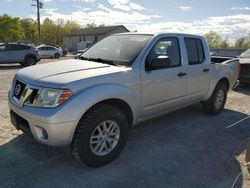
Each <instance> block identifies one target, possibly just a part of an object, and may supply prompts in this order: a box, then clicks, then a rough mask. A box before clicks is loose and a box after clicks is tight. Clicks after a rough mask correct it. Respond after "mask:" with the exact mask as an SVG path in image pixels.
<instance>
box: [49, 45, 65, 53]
mask: <svg viewBox="0 0 250 188" xmlns="http://www.w3.org/2000/svg"><path fill="white" fill-rule="evenodd" d="M50 45H51V46H54V47H56V48H58V49H59V50H61V51H62V53H63V56H65V55H67V53H68V51H67V50H66V49H63V48H61V47H60V46H59V45H56V44H50Z"/></svg>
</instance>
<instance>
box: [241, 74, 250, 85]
mask: <svg viewBox="0 0 250 188" xmlns="http://www.w3.org/2000/svg"><path fill="white" fill-rule="evenodd" d="M239 81H240V83H246V84H250V75H240V76H239Z"/></svg>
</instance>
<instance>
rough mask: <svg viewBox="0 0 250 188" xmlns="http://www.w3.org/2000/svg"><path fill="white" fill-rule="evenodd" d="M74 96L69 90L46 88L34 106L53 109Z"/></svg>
mask: <svg viewBox="0 0 250 188" xmlns="http://www.w3.org/2000/svg"><path fill="white" fill-rule="evenodd" d="M72 95H73V93H72V91H70V90H69V89H51V88H44V89H42V91H41V92H40V93H39V94H38V97H37V99H36V101H35V104H34V106H36V107H47V108H52V107H56V106H58V105H60V104H62V103H64V102H65V101H66V100H67V99H68V98H70V97H71V96H72Z"/></svg>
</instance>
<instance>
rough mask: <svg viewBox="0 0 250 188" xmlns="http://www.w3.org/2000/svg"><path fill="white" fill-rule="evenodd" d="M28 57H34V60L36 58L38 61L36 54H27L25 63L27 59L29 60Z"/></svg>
mask: <svg viewBox="0 0 250 188" xmlns="http://www.w3.org/2000/svg"><path fill="white" fill-rule="evenodd" d="M28 57H32V58H34V59H35V60H36V61H37V58H36V56H35V55H34V54H26V55H25V56H24V61H26V59H27V58H28Z"/></svg>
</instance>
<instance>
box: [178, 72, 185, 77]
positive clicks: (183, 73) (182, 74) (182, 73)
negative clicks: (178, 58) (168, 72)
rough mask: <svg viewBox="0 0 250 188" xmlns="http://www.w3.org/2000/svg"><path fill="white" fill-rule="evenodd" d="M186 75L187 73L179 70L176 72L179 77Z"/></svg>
mask: <svg viewBox="0 0 250 188" xmlns="http://www.w3.org/2000/svg"><path fill="white" fill-rule="evenodd" d="M186 75H187V73H185V72H179V73H178V74H177V76H179V77H182V76H186Z"/></svg>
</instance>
